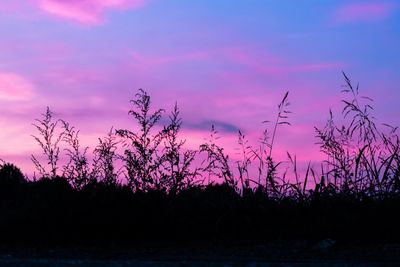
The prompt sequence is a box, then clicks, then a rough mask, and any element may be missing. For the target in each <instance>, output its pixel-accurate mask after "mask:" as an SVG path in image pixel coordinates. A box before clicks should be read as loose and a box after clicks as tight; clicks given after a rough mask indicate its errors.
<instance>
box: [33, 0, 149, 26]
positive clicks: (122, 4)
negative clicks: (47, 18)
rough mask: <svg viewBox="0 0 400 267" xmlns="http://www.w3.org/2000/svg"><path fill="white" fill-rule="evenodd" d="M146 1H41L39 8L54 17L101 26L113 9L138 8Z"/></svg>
mask: <svg viewBox="0 0 400 267" xmlns="http://www.w3.org/2000/svg"><path fill="white" fill-rule="evenodd" d="M144 3H145V0H86V1H82V0H40V1H39V2H38V5H39V8H40V9H41V10H42V11H44V12H46V13H48V14H51V15H53V16H57V17H60V18H63V19H68V20H73V21H76V22H79V23H83V24H89V25H93V24H99V23H101V22H102V21H103V16H104V13H105V12H107V11H108V10H112V9H125V8H137V7H140V6H142V5H143V4H144Z"/></svg>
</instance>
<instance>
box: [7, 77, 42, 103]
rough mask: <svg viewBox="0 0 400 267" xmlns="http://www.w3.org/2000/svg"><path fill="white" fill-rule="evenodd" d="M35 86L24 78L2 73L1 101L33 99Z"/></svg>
mask: <svg viewBox="0 0 400 267" xmlns="http://www.w3.org/2000/svg"><path fill="white" fill-rule="evenodd" d="M34 91H35V86H34V85H33V84H32V83H31V82H30V81H28V80H27V79H25V78H24V77H22V76H20V75H18V74H15V73H9V72H0V101H21V100H22V101H26V100H29V99H31V98H32V96H33V92H34Z"/></svg>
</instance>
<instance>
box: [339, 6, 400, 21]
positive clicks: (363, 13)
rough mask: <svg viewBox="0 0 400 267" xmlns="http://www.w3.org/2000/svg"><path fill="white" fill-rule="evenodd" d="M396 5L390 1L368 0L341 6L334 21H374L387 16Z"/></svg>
mask: <svg viewBox="0 0 400 267" xmlns="http://www.w3.org/2000/svg"><path fill="white" fill-rule="evenodd" d="M396 7H397V6H396V5H394V4H391V3H382V2H369V3H365V2H363V3H354V4H347V5H344V6H341V7H340V8H339V9H338V10H337V11H336V13H335V17H334V21H335V22H359V21H361V22H364V21H376V20H381V19H385V18H387V17H389V16H390V15H391V13H392V11H393V10H394V9H395V8H396Z"/></svg>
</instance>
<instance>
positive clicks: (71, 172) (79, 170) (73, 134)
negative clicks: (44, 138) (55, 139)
mask: <svg viewBox="0 0 400 267" xmlns="http://www.w3.org/2000/svg"><path fill="white" fill-rule="evenodd" d="M61 122H62V124H63V125H62V126H63V129H64V134H63V139H62V140H63V141H64V142H66V144H67V145H68V147H67V148H65V149H64V150H65V151H66V155H67V157H68V162H67V163H66V165H65V166H63V175H62V176H63V177H65V178H67V179H68V181H69V182H70V183H71V184H72V185H73V186H74V187H75V188H77V189H81V188H83V187H84V186H85V185H86V184H87V183H88V182H89V181H90V179H94V178H95V177H94V176H93V175H92V173H91V170H90V168H89V162H88V159H87V156H86V153H87V150H88V149H89V147H83V148H81V145H80V142H79V130H75V127H73V126H71V125H70V124H69V123H68V122H66V121H63V120H62V121H61Z"/></svg>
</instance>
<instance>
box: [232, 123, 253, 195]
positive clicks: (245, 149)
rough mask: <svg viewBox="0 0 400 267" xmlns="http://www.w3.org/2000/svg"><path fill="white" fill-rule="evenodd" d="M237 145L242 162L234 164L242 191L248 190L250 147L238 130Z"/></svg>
mask: <svg viewBox="0 0 400 267" xmlns="http://www.w3.org/2000/svg"><path fill="white" fill-rule="evenodd" d="M238 144H239V146H240V152H239V154H240V155H241V156H242V160H238V161H237V162H236V164H237V169H238V172H239V180H240V182H241V185H242V188H243V190H246V189H249V188H250V181H251V178H250V174H249V168H250V165H251V163H252V161H251V158H252V156H253V155H252V151H253V150H252V147H251V146H250V145H249V144H248V140H247V139H246V137H245V135H244V134H243V133H242V132H241V131H240V130H239V132H238Z"/></svg>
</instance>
